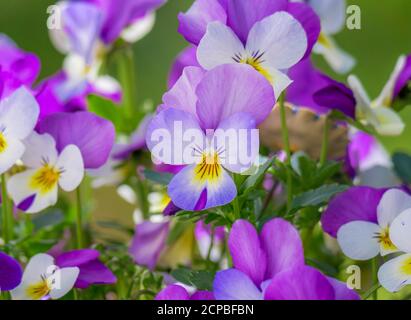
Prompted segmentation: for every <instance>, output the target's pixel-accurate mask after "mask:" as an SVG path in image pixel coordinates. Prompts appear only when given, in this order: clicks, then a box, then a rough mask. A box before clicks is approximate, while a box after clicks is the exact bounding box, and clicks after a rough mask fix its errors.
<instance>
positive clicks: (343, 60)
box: [314, 33, 356, 74]
mask: <svg viewBox="0 0 411 320" xmlns="http://www.w3.org/2000/svg"><path fill="white" fill-rule="evenodd" d="M314 51H315V52H316V53H318V54H321V55H322V56H323V57H324V59H325V60H326V61H327V63H328V64H329V65H330V67H331V68H332V69H333V70H334V71H335V72H337V73H341V74H344V73H347V72H349V71H350V70H351V69H352V68H353V67H354V65H355V62H356V61H355V59H354V58H353V57H352V56H351V55H350V54H348V53H347V52H345V51H343V50H342V49H341V48H339V47H338V45H337V44H336V43H335V41H334V40H333V39H332V38H331V37H329V36H327V35H325V34H324V33H322V34H321V36H320V39H319V40H318V42H317V44H316V45H315V46H314Z"/></svg>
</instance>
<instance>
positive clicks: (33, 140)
mask: <svg viewBox="0 0 411 320" xmlns="http://www.w3.org/2000/svg"><path fill="white" fill-rule="evenodd" d="M24 143H25V147H26V152H25V153H24V155H23V156H22V161H23V163H24V165H25V166H26V168H27V169H26V170H25V171H23V172H21V173H17V174H15V175H13V176H12V177H11V178H10V179H9V180H8V183H7V190H8V192H9V194H10V196H11V198H12V199H13V201H14V203H15V204H16V206H17V207H18V208H19V209H20V210H23V211H25V212H26V213H36V212H39V211H41V210H43V209H45V208H47V207H49V206H52V205H54V204H55V203H56V202H57V193H58V186H60V187H61V188H62V189H63V190H65V191H73V190H74V189H76V188H77V187H78V186H79V184H80V182H81V181H82V179H83V175H84V164H83V159H82V157H81V153H80V150H79V148H78V147H77V146H75V145H68V146H67V147H65V148H64V149H63V150H62V151H61V152H60V153H59V152H58V151H57V149H56V142H55V141H54V139H53V137H51V136H50V135H49V134H43V135H40V134H38V133H36V132H33V133H32V134H31V135H30V136H29V137H28V138H27V139H26V140H25V141H24Z"/></svg>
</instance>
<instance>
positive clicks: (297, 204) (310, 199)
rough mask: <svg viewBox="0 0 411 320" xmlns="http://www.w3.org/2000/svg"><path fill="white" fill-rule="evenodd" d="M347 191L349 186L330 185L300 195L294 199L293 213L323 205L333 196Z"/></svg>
mask: <svg viewBox="0 0 411 320" xmlns="http://www.w3.org/2000/svg"><path fill="white" fill-rule="evenodd" d="M347 189H348V186H345V185H338V184H330V185H325V186H322V187H320V188H318V189H314V190H310V191H307V192H304V193H302V194H299V195H297V196H296V197H295V198H294V199H293V202H292V207H291V212H296V211H297V210H299V209H301V208H305V207H313V206H320V205H323V204H325V203H327V202H328V201H329V200H330V199H331V198H332V197H333V196H335V195H336V194H338V193H341V192H343V191H345V190H347Z"/></svg>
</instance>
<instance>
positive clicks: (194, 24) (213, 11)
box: [178, 0, 227, 45]
mask: <svg viewBox="0 0 411 320" xmlns="http://www.w3.org/2000/svg"><path fill="white" fill-rule="evenodd" d="M226 19H227V17H226V13H225V11H224V9H223V8H222V7H221V5H220V3H219V2H218V0H196V1H194V3H193V5H192V6H191V8H190V9H189V10H188V11H187V12H186V13H180V14H179V15H178V21H179V26H178V32H180V33H181V34H182V35H183V37H184V38H185V39H186V40H187V41H188V42H191V43H192V44H195V45H198V43H199V42H200V40H201V38H202V37H203V36H204V34H205V32H206V29H207V25H208V23H209V22H212V21H220V22H223V23H225V22H226Z"/></svg>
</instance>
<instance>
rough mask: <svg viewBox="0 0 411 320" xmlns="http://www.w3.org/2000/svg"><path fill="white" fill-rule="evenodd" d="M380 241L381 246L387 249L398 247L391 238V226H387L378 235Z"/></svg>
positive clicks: (392, 249)
mask: <svg viewBox="0 0 411 320" xmlns="http://www.w3.org/2000/svg"><path fill="white" fill-rule="evenodd" d="M377 239H378V242H379V243H380V245H381V247H382V248H383V249H384V250H387V251H396V250H397V247H396V246H395V245H394V244H393V243H392V241H391V239H390V232H389V228H388V227H387V228H385V229H384V230H383V231H382V232H381V233H379V234H378V235H377Z"/></svg>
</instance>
